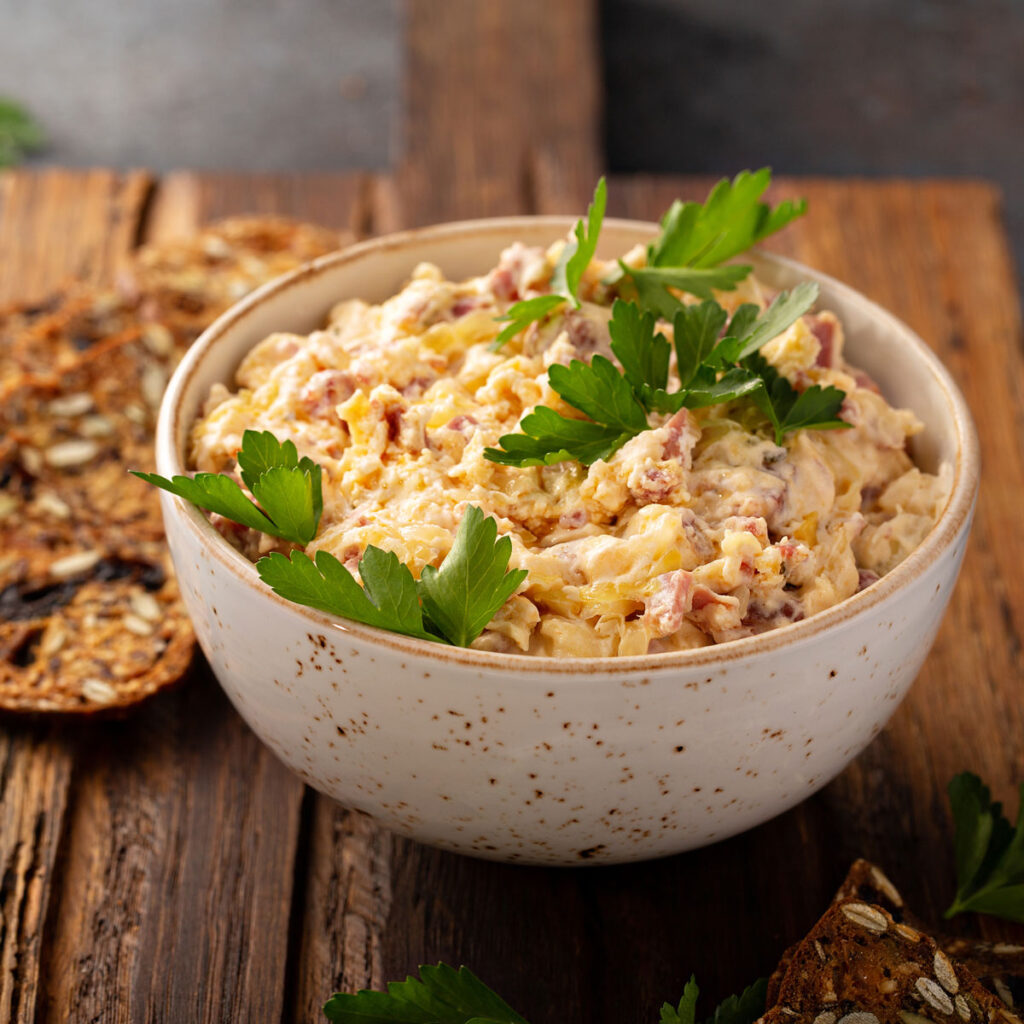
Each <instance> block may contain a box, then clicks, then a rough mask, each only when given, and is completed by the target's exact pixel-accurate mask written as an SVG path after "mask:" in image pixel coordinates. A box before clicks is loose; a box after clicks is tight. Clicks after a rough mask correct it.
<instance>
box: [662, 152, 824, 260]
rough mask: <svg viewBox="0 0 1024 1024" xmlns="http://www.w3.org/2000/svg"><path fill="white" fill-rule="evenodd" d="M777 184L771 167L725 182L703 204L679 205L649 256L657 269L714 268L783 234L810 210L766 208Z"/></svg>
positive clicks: (783, 205)
mask: <svg viewBox="0 0 1024 1024" xmlns="http://www.w3.org/2000/svg"><path fill="white" fill-rule="evenodd" d="M771 181H772V170H771V168H770V167H762V168H761V169H760V170H759V171H754V172H751V171H740V173H739V174H737V175H736V177H735V178H733V180H732V181H731V182H730V181H729V179H728V178H722V180H721V181H719V182H718V183H717V184H716V185H715V187H714V188H713V189H712V190H711V191H710V193H708V197H707V199H705V200H704V202H703V203H694V202H686V203H684V202H682V201H681V200H678V199H677V200H676V201H675V202H674V203H673V204H672V206H671V207H669V209H668V212H667V213H666V214H665V216H664V217H663V218H662V222H661V227H662V233H661V236H660V237H659V238H658V240H657V241H656V242H654V243H653V244H652V245H651V248H650V250H649V253H648V255H649V257H650V263H651V265H652V266H655V267H665V266H668V267H714V266H717V265H718V264H719V263H724V262H725V261H726V260H728V259H731V258H732V257H733V256H736V255H738V254H739V253H741V252H745V251H746V250H747V249H749V248H750V247H751V246H752V245H756V244H757V243H758V242H760V241H761V240H762V239H763V238H767V237H768V236H769V235H772V234H774V233H775V232H776V231H779V230H780V229H782V228H784V227H785V226H786V225H787V224H788V223H789V222H790V221H792V220H794V219H795V218H796V217H799V216H801V215H802V214H803V213H804V212H805V211H806V209H807V203H806V202H805V201H804V200H802V199H801V200H798V201H797V202H795V203H794V202H791V201H789V200H787V201H785V202H783V203H780V204H779V205H778V206H777V207H776V208H775V209H774V210H773V209H772V208H771V207H770V206H769V205H768V204H767V203H762V202H761V197H762V196H763V195H764V193H765V191H766V190H767V188H768V186H769V185H770V184H771Z"/></svg>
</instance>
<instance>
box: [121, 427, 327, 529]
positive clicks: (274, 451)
mask: <svg viewBox="0 0 1024 1024" xmlns="http://www.w3.org/2000/svg"><path fill="white" fill-rule="evenodd" d="M238 467H239V470H240V473H241V476H242V480H243V482H244V483H245V485H246V487H248V488H249V490H250V491H251V492H252V495H253V497H254V498H255V499H256V501H257V502H259V504H258V505H257V504H255V503H253V502H252V501H250V500H249V499H248V498H247V497H246V496H245V492H244V491H243V490H242V488H241V487H239V485H238V484H237V483H236V482H235V481H234V480H232V479H231V477H229V476H225V475H224V474H221V473H197V474H196V475H195V476H194V477H188V476H176V477H174V478H172V479H171V480H168V479H167V478H166V477H162V476H159V475H158V474H156V473H137V472H134V471H133V474H134V475H135V476H137V477H138V478H139V479H140V480H145V481H146V482H147V483H150V484H153V485H154V486H156V487H160V488H162V489H163V490H165V491H169V492H170V493H171V494H176V495H178V497H180V498H184V499H185V500H186V501H191V502H192V503H193V504H195V505H198V506H199V507H200V508H204V509H206V510H207V511H208V512H216V513H217V514H218V515H222V516H225V517H227V518H228V519H231V520H232V521H234V522H236V523H240V524H241V525H242V526H248V527H251V528H252V529H254V530H260V531H261V532H263V533H268V534H270V535H271V536H273V537H281V538H282V539H283V540H289V541H292V543H295V544H302V545H306V544H308V543H309V542H310V541H311V540H312V539H313V538H314V537H315V536H316V531H317V528H318V527H319V525H320V516H321V514H322V512H323V488H322V481H321V469H320V467H319V466H318V465H317V464H316V463H315V462H313V460H312V459H308V458H303V459H300V458H299V457H298V452H297V451H296V448H295V445H294V444H293V443H292V442H291V441H285V442H284V443H281V442H279V441H278V440H277V438H276V437H274V435H273V434H271V433H270V432H269V431H263V432H262V433H261V432H260V431H257V430H247V431H245V433H244V434H243V435H242V447H241V449H240V450H239V452H238Z"/></svg>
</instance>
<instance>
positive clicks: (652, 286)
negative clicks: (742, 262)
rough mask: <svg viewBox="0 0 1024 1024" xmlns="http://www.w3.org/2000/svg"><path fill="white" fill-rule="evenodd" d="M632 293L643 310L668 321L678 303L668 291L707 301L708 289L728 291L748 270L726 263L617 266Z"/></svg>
mask: <svg viewBox="0 0 1024 1024" xmlns="http://www.w3.org/2000/svg"><path fill="white" fill-rule="evenodd" d="M619 266H620V267H621V268H622V269H623V271H624V272H625V273H626V275H627V276H628V277H630V278H631V279H632V286H633V288H634V290H635V291H636V299H637V301H638V302H639V303H640V305H641V306H642V307H643V308H644V309H649V310H651V311H652V312H654V313H657V314H658V316H660V317H661V318H662V319H663V320H671V319H672V317H673V316H674V315H675V311H676V310H677V309H678V308H679V306H680V302H679V299H677V298H676V297H675V296H674V295H673V294H672V293H671V292H670V291H669V290H668V289H669V288H676V289H678V290H679V291H682V292H688V293H689V294H690V295H696V296H697V297H698V298H701V299H710V298H711V294H712V290H713V289H717V290H718V291H723V292H731V291H732V290H733V289H734V288H735V287H736V285H737V284H738V283H739V282H740V281H742V280H743V279H744V278H745V277H746V276H747V274H749V273H750V267H742V266H739V265H737V264H733V263H731V264H729V265H728V266H725V267H711V268H702V269H699V270H698V269H694V268H685V267H627V266H626V264H625V263H621V262H620V264H619Z"/></svg>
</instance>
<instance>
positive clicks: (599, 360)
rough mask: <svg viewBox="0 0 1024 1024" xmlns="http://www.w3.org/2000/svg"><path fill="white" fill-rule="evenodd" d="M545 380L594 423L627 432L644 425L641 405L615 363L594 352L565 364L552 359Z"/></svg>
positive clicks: (638, 430) (644, 419)
mask: <svg viewBox="0 0 1024 1024" xmlns="http://www.w3.org/2000/svg"><path fill="white" fill-rule="evenodd" d="M548 380H549V381H550V382H551V386H552V388H554V390H555V391H557V392H558V394H559V395H561V396H562V398H564V399H565V401H566V402H568V403H569V405H571V406H573V408H575V409H579V411H580V412H582V413H584V414H586V415H587V416H589V417H590V418H591V419H592V420H593V421H594V422H595V423H601V424H604V425H605V426H609V427H617V428H618V429H619V431H620V433H624V434H630V435H632V434H639V433H640V431H641V430H646V429H647V413H646V412H645V410H644V407H643V406H642V405H641V404H640V402H639V400H638V399H637V397H636V395H634V394H633V389H632V388H631V387H630V386H629V383H628V382H627V381H626V379H625V378H624V377H623V376H622V374H621V373H619V371H618V370H617V369H616V368H615V364H614V363H613V362H611V360H609V359H605V357H604V356H594V358H593V360H592V361H591V362H590V363H581V362H580V361H579V360H578V359H574V360H573V361H572V362H571V363H570V364H569V365H568V366H562V365H560V364H559V363H555V364H554V365H553V366H551V367H550V369H549V370H548Z"/></svg>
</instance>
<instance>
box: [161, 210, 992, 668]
mask: <svg viewBox="0 0 1024 1024" xmlns="http://www.w3.org/2000/svg"><path fill="white" fill-rule="evenodd" d="M575 222H576V218H573V217H568V216H558V215H533V216H530V215H526V216H513V217H494V218H481V219H476V220H462V221H452V222H448V223H444V224H434V225H428V226H426V227H421V228H415V229H411V230H406V231H399V232H393V233H390V234H387V235H381V236H378V237H376V238H371V239H367V240H365V241H361V242H357V243H355V244H354V245H350V246H347V247H345V248H343V249H339V250H338V251H337V252H333V253H329V254H327V255H325V256H321V257H318V258H317V259H315V260H313V261H311V262H310V263H307V264H305V265H303V266H302V267H299V268H297V269H296V270H293V271H290V272H289V273H287V274H284V275H282V276H280V277H277V278H275V279H273V280H272V281H269V282H267V283H266V284H263V285H262V286H260V287H259V288H257V289H255V290H254V291H252V292H251V293H250V294H249V295H247V296H245V297H244V298H243V299H241V300H240V301H239V302H237V303H236V304H235V305H234V306H232V307H231V308H230V309H228V310H227V311H226V312H224V313H223V314H222V315H221V316H219V317H218V318H217V319H216V320H215V321H214V322H213V323H212V324H211V325H210V326H209V327H207V328H206V330H205V331H203V333H202V334H201V335H200V336H199V338H198V339H197V340H196V341H195V342H194V343H193V344H192V346H191V347H190V348H189V350H188V352H187V353H186V354H185V356H184V358H183V359H182V361H181V363H180V364H179V365H178V367H177V368H176V370H175V372H174V374H173V376H172V377H171V380H170V382H169V383H168V386H167V389H166V391H165V394H164V398H163V401H162V403H161V407H160V413H159V417H158V422H157V433H156V460H157V471H158V472H160V473H162V474H163V475H165V476H172V475H175V474H183V473H187V472H188V470H187V469H186V468H185V464H184V460H183V459H182V458H181V453H180V452H179V450H178V445H177V438H178V436H179V425H180V422H181V419H182V411H183V405H184V399H185V396H186V394H187V393H188V391H189V389H190V385H191V383H192V380H193V378H194V377H195V376H196V374H197V373H198V372H199V369H200V368H201V366H202V365H203V363H204V361H205V360H206V358H207V357H208V356H209V355H210V353H211V352H212V351H213V350H214V349H215V348H216V346H217V345H218V343H219V342H220V340H221V339H222V338H223V336H224V335H225V333H226V332H228V331H229V330H230V329H231V328H233V327H235V325H236V324H238V323H239V322H240V321H242V320H244V318H245V317H246V316H247V315H248V314H249V313H250V312H251V311H252V310H254V309H256V308H258V307H260V306H262V305H263V304H264V303H265V302H266V301H267V300H269V299H271V298H272V297H275V296H278V295H280V294H282V293H284V292H286V291H288V290H290V289H291V288H293V287H294V286H296V285H298V284H301V283H303V282H305V281H306V280H307V279H311V278H314V277H316V276H319V275H320V274H323V273H325V272H327V271H330V270H333V269H334V268H335V267H338V266H344V265H346V264H349V263H352V262H355V261H357V260H359V259H361V258H362V257H364V256H366V255H367V254H372V253H377V252H382V251H389V250H394V249H401V248H405V247H409V246H413V245H422V244H423V243H429V242H431V241H437V240H443V239H449V238H452V237H471V236H477V235H481V234H491V233H507V232H510V231H514V230H515V229H517V228H519V229H520V230H521V229H523V228H525V227H527V226H529V227H531V228H533V227H538V226H540V227H550V228H551V229H552V230H553V231H557V230H562V231H568V230H570V229H571V228H572V226H573V224H575ZM605 226H606V227H613V228H617V229H622V230H625V231H634V232H637V233H641V232H643V233H647V234H653V233H655V232H656V231H657V230H658V225H657V224H654V223H653V222H649V221H640V220H630V219H625V218H608V219H607V220H606V221H605ZM755 252H756V253H757V256H758V258H760V259H762V260H765V261H766V262H768V263H774V264H776V265H779V266H782V267H783V268H785V269H787V270H790V271H793V272H796V273H801V274H805V275H808V276H810V277H812V278H816V279H817V280H818V281H820V282H824V283H827V285H828V286H829V288H830V289H832V290H834V291H835V292H837V293H839V294H841V295H842V296H843V298H845V299H847V300H851V301H855V302H857V303H861V304H862V305H863V306H864V308H865V309H866V310H867V311H868V312H870V313H871V314H872V316H874V317H879V318H881V319H883V320H884V321H887V322H888V323H887V327H888V328H891V329H892V330H893V332H894V334H895V335H897V336H898V337H899V343H900V344H903V345H908V346H909V347H910V348H911V349H913V350H915V351H916V354H917V355H918V356H919V357H920V358H921V359H922V360H923V362H924V365H925V368H926V370H927V371H929V372H930V373H931V375H932V377H933V378H934V380H935V382H936V383H937V384H938V385H939V388H940V390H941V392H942V394H943V396H944V398H945V399H946V402H947V404H948V407H949V410H950V412H951V413H952V427H953V431H954V436H955V439H956V444H957V447H956V454H955V460H954V463H955V464H954V466H953V485H952V488H951V490H950V494H949V498H948V499H947V501H946V505H945V507H944V508H943V510H942V512H941V514H940V515H939V518H938V519H937V520H936V522H935V524H934V525H933V526H932V528H931V530H930V531H929V532H928V534H927V535H926V536H925V538H924V539H923V540H922V541H921V543H920V544H919V545H918V546H917V547H916V548H915V549H914V550H913V551H912V552H911V553H910V554H909V555H908V556H907V558H906V559H904V560H903V561H902V562H901V563H900V564H899V565H897V566H896V567H895V568H894V569H893V570H891V571H890V572H889V573H887V574H886V575H885V576H883V577H882V578H881V579H879V580H878V581H877V582H875V583H873V584H872V585H871V586H870V587H868V588H866V589H865V590H862V591H860V592H858V593H856V594H854V595H852V596H851V597H848V598H846V599H845V600H844V601H840V602H839V603H838V604H836V605H833V606H832V607H831V608H826V609H824V610H823V611H820V612H817V613H815V614H814V615H811V616H809V617H808V618H806V619H802V620H800V621H798V622H794V623H789V624H787V625H785V626H780V627H778V628H776V629H772V630H768V631H766V632H764V633H759V634H756V635H754V636H749V637H742V638H740V639H736V640H728V641H725V642H723V643H720V644H711V645H709V646H707V647H699V648H695V649H690V650H684V651H665V652H659V653H654V654H642V655H629V656H622V657H619V656H593V657H574V658H555V657H551V656H548V655H528V654H511V653H503V652H495V651H477V650H474V649H472V648H466V647H452V646H449V645H447V644H442V643H433V642H431V641H427V640H418V639H416V638H414V637H406V636H403V635H401V634H398V633H392V632H389V631H388V630H383V629H378V628H376V627H374V626H366V625H363V624H362V623H358V622H352V621H349V620H346V619H339V618H335V617H334V616H330V615H328V614H326V613H324V612H320V611H318V610H316V609H313V608H308V607H306V606H304V605H299V604H295V603H293V602H291V601H288V600H286V599H285V598H283V597H280V596H279V595H278V594H276V593H274V591H272V590H271V589H270V588H269V587H267V586H266V585H265V584H264V583H263V582H262V581H261V580H260V578H259V575H258V573H257V572H256V568H255V563H253V562H251V561H249V559H247V558H246V557H245V556H244V555H243V554H242V553H241V552H240V551H238V550H236V549H235V548H233V547H232V546H231V545H230V544H229V543H228V542H227V541H226V540H225V539H224V538H223V537H222V536H221V535H220V534H219V533H218V532H217V530H216V529H214V527H213V525H212V524H211V523H210V521H209V520H208V519H207V518H206V516H205V515H204V514H203V512H202V511H201V510H200V509H199V508H198V507H197V506H195V505H193V504H191V503H190V502H186V501H184V499H182V498H179V497H176V496H174V495H170V494H167V493H163V494H161V498H162V500H163V509H164V515H165V516H169V515H177V517H178V519H179V520H180V521H181V522H182V523H183V524H184V525H185V527H186V528H187V529H188V531H189V532H190V534H191V535H192V536H193V538H194V539H195V541H196V542H197V543H198V545H199V546H200V548H201V550H203V552H204V554H205V555H206V556H208V557H211V558H215V559H216V560H217V561H218V562H219V563H220V564H221V565H223V566H224V567H225V568H227V569H228V570H229V571H230V572H231V573H232V574H233V575H234V576H235V577H236V578H237V579H238V580H239V581H240V582H241V583H242V584H244V585H245V586H247V587H249V588H251V589H252V590H254V591H256V592H258V593H259V594H260V595H261V596H262V597H264V598H265V599H267V600H269V601H271V602H274V603H276V604H278V605H280V606H283V607H284V608H286V609H287V610H288V611H289V612H290V613H292V614H293V615H296V616H299V617H300V618H302V619H305V620H306V621H307V622H308V623H309V624H310V626H311V627H313V628H315V629H316V630H317V631H319V632H323V631H324V630H327V631H330V632H333V633H336V634H341V635H342V636H345V635H347V636H350V637H351V638H352V639H353V640H358V641H362V642H366V643H369V644H376V645H380V646H382V647H386V648H390V649H391V650H392V651H395V652H399V653H401V654H403V655H406V656H408V657H410V658H416V657H419V658H424V659H426V660H429V661H431V662H439V663H442V664H448V665H456V664H457V665H460V666H463V667H466V668H476V669H489V670H492V671H498V672H501V673H505V674H509V673H512V674H516V675H519V674H532V675H547V674H557V675H568V676H593V675H613V674H614V675H619V674H627V673H633V674H640V673H643V674H651V675H654V674H657V675H664V674H665V673H669V672H673V671H678V670H680V669H690V668H698V667H699V668H706V667H709V666H711V667H714V666H718V667H722V666H724V665H727V664H729V663H731V662H735V661H738V660H741V659H747V658H752V657H757V656H760V655H764V654H767V653H770V652H773V651H777V650H778V649H779V648H780V647H784V648H793V649H796V648H798V647H802V646H803V645H804V644H806V643H808V642H810V641H812V640H813V639H815V638H816V637H818V636H820V635H821V634H822V633H825V632H827V631H828V630H830V629H832V628H833V627H836V626H839V625H841V624H843V623H844V622H847V621H848V620H850V619H853V618H860V617H863V616H866V614H867V613H868V612H870V611H871V610H872V609H875V608H877V607H878V606H879V605H881V604H883V603H884V602H885V601H887V600H888V599H890V598H891V597H893V596H894V595H895V594H896V593H897V592H898V591H900V590H901V589H903V588H904V587H905V586H906V585H908V584H910V583H911V582H913V581H914V580H915V579H916V578H917V577H919V576H920V575H921V574H922V573H923V572H924V571H925V570H926V569H927V568H928V567H929V566H931V565H932V564H933V563H934V562H935V561H936V560H937V559H938V558H939V557H941V556H942V555H943V554H945V553H946V552H947V551H948V549H949V548H950V547H951V546H952V545H953V543H954V542H955V540H956V538H957V537H958V536H959V535H960V533H961V531H962V530H963V529H964V528H965V526H966V525H967V524H968V523H969V522H970V518H971V514H972V512H973V509H974V503H975V499H976V495H977V491H978V479H979V461H980V457H979V446H978V438H977V433H976V430H975V427H974V423H973V420H972V418H971V413H970V410H969V408H968V406H967V402H966V400H965V398H964V397H963V395H962V393H961V392H960V390H959V388H958V387H957V386H956V384H955V383H954V381H953V379H952V376H951V375H950V373H949V371H948V370H947V369H946V367H945V366H944V365H943V364H942V362H941V360H940V359H939V358H938V356H937V355H936V354H935V353H934V352H933V351H932V350H931V349H930V348H929V347H928V345H927V344H926V343H925V342H924V341H923V340H922V339H921V338H920V336H919V335H918V334H917V333H916V332H915V331H913V330H912V329H911V328H910V327H909V326H908V325H907V324H905V323H904V322H903V321H902V320H900V319H899V318H898V317H896V316H895V315H894V314H892V313H890V312H889V311H888V310H886V309H885V308H884V307H882V306H880V305H879V304H878V303H876V302H874V301H873V300H871V299H869V298H867V296H865V295H863V294H862V293H860V292H858V291H857V290H856V289H854V288H851V287H850V286H849V285H846V284H844V283H843V282H841V281H839V280H837V279H836V278H834V277H831V276H830V275H828V274H824V273H822V272H821V271H818V270H814V269H813V268H811V267H808V266H806V265H805V264H803V263H800V262H799V261H797V260H793V259H790V258H789V257H786V256H781V255H778V254H776V253H770V252H766V251H764V250H755ZM411 270H412V267H411V266H410V271H411ZM183 436H184V435H183Z"/></svg>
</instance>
